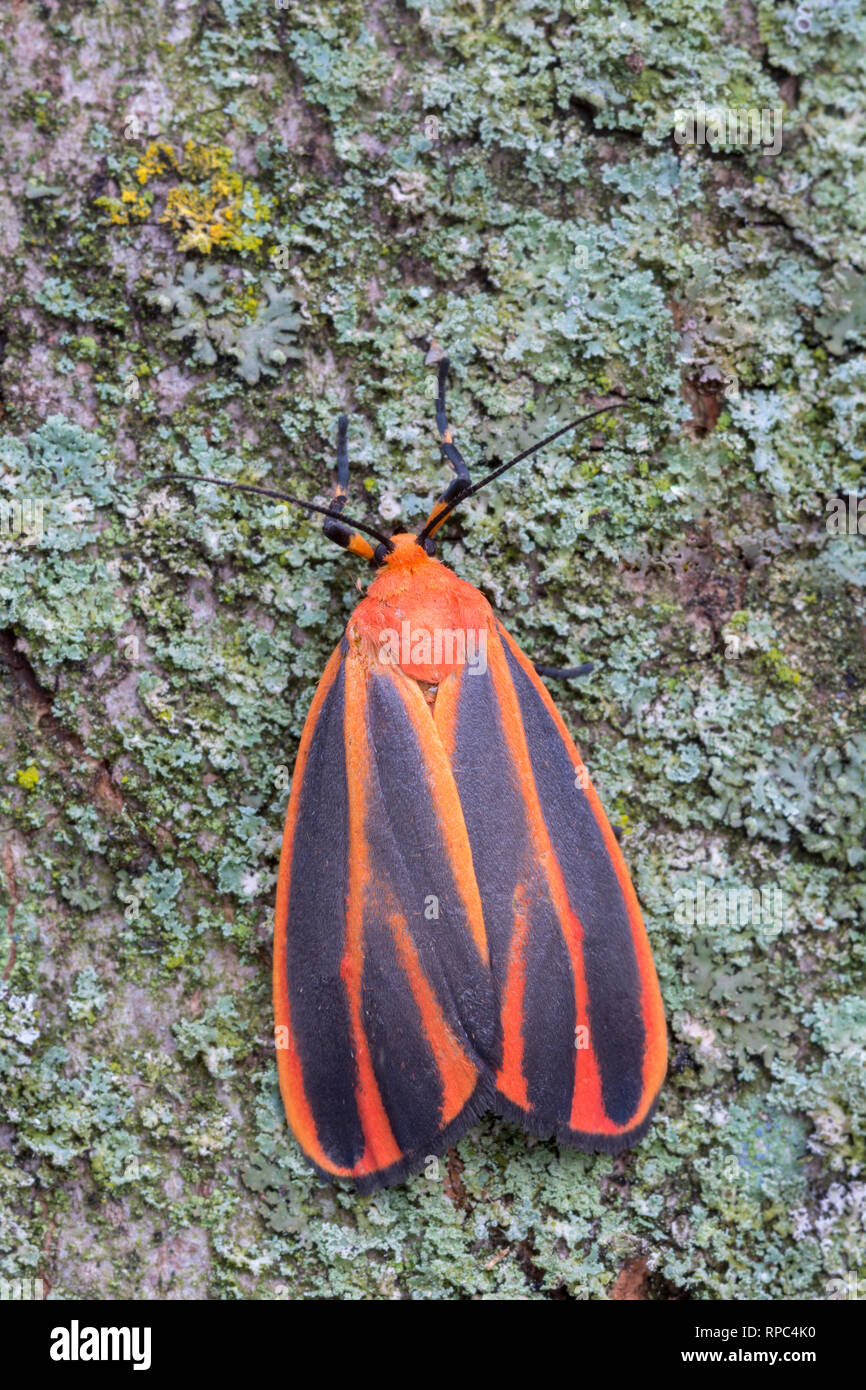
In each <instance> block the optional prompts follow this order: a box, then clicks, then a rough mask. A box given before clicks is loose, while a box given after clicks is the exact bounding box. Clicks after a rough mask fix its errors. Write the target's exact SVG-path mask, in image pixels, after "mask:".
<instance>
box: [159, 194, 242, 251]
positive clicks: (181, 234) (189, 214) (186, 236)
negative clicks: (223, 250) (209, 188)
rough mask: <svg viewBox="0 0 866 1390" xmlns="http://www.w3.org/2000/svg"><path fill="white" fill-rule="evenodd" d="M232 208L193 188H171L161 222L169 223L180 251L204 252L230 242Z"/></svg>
mask: <svg viewBox="0 0 866 1390" xmlns="http://www.w3.org/2000/svg"><path fill="white" fill-rule="evenodd" d="M233 212H234V210H233V208H232V207H231V206H230V205H229V204H227V203H221V202H220V197H219V195H218V194H216V193H213V192H211V193H199V192H197V191H196V189H194V188H172V189H171V190H170V191H169V195H168V198H167V199H166V204H165V212H164V213H162V215H161V217H160V219H159V220H160V222H167V223H168V225H169V226H170V227H171V230H172V231H173V232H174V235H175V236H176V238H177V245H178V250H179V251H201V252H202V253H203V255H207V254H208V252H209V251H210V249H211V247H212V246H220V245H223V244H224V243H226V242H231V240H232V236H233V228H232V226H231V221H232V216H233Z"/></svg>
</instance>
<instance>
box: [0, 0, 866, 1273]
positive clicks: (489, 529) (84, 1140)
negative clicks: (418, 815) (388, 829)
mask: <svg viewBox="0 0 866 1390" xmlns="http://www.w3.org/2000/svg"><path fill="white" fill-rule="evenodd" d="M0 23H2V52H0V59H2V64H3V68H4V72H3V74H2V82H3V86H4V91H5V93H6V105H7V118H6V120H5V122H4V149H3V153H2V163H3V174H4V179H3V181H2V183H0V252H2V257H0V259H2V267H3V268H2V272H0V275H2V301H0V341H2V345H3V366H2V377H0V381H2V430H3V437H2V440H0V499H2V500H3V501H4V503H6V507H5V509H4V512H3V517H4V521H3V528H2V535H0V556H2V571H0V630H2V635H0V657H2V665H0V691H2V708H0V745H2V747H0V768H2V777H0V817H2V823H3V844H2V856H0V870H2V872H0V897H2V902H0V974H2V976H3V980H2V986H0V1035H2V1039H3V1047H2V1053H0V1088H2V1108H0V1249H2V1253H0V1277H2V1278H6V1279H9V1278H31V1277H37V1278H41V1279H42V1280H43V1281H44V1286H45V1287H46V1288H47V1289H49V1290H50V1291H51V1292H52V1293H53V1294H55V1295H59V1296H65V1297H73V1296H77V1295H80V1296H85V1297H99V1298H106V1297H117V1296H122V1297H157V1298H183V1297H204V1296H208V1297H215V1298H235V1297H257V1298H309V1297H322V1296H337V1297H340V1298H377V1299H378V1298H405V1297H409V1298H458V1297H473V1298H515V1297H516V1298H530V1299H536V1298H551V1297H555V1298H562V1297H574V1298H606V1297H644V1298H676V1297H683V1296H686V1295H688V1296H690V1297H692V1298H696V1299H714V1298H727V1297H742V1298H778V1297H783V1296H792V1297H800V1298H825V1297H828V1296H829V1295H831V1294H834V1293H835V1294H838V1293H839V1292H840V1291H842V1292H843V1293H845V1292H850V1290H851V1288H852V1287H855V1288H856V1285H855V1284H853V1282H852V1281H854V1280H855V1279H856V1278H857V1276H858V1275H860V1276H862V1275H863V1273H864V1270H863V1264H864V1260H866V1257H864V1250H863V1240H864V1236H863V1216H864V1210H866V1184H864V1183H863V1181H862V1179H861V1176H860V1174H861V1168H862V1164H863V1162H864V1115H866V1107H864V1097H863V1087H862V1077H863V1069H864V1053H866V1004H864V1001H863V997H862V955H863V944H862V935H860V934H859V933H861V932H862V920H863V912H864V907H866V901H864V899H866V891H864V879H863V866H864V861H866V853H864V821H866V796H864V793H866V728H864V719H863V705H864V681H866V659H864V650H863V623H864V604H863V588H864V584H866V537H864V536H862V535H859V534H857V533H856V525H855V531H854V534H850V533H848V532H843V533H842V534H837V533H836V532H834V531H833V530H832V529H828V525H827V522H828V501H829V500H830V499H832V498H833V497H834V496H836V495H837V494H839V495H844V494H846V493H847V492H854V493H856V491H857V489H858V485H860V486H861V487H862V483H861V478H862V468H863V458H864V449H866V434H864V424H863V422H864V393H866V365H864V358H863V354H862V348H863V346H864V332H866V281H864V279H863V275H862V273H861V268H862V239H863V233H864V224H866V204H864V165H863V146H862V135H863V131H862V117H860V116H859V115H858V108H859V107H860V103H861V94H862V90H863V85H864V77H866V74H864V66H866V23H864V20H863V15H862V9H861V7H860V6H858V5H857V4H856V0H837V3H834V4H832V5H831V4H829V3H826V2H825V0H811V6H810V7H806V6H802V7H800V8H798V7H796V6H795V5H790V4H788V5H786V4H776V5H773V4H771V3H769V0H761V3H758V4H753V3H751V0H743V3H741V4H739V5H735V4H729V5H727V6H726V7H724V8H720V7H716V6H708V5H706V4H704V3H697V0H667V3H665V4H662V5H652V6H638V5H628V4H626V3H624V2H623V0H617V2H615V3H600V0H567V2H566V3H558V0H550V2H549V3H545V4H543V5H541V4H534V3H532V2H531V0H496V2H495V3H483V0H473V2H472V3H468V2H467V3H460V4H453V3H446V0H427V2H426V3H424V4H422V3H421V0H410V3H408V4H402V3H398V2H397V0H381V3H378V4H377V5H375V6H361V5H360V4H338V3H317V2H316V0H313V3H312V4H306V5H301V4H296V3H294V0H288V3H286V4H284V5H283V4H277V3H273V0H271V3H266V0H204V3H200V4H192V3H187V4H169V3H167V2H165V0H164V2H162V3H161V2H160V0H138V3H135V4H133V3H130V0H105V3H98V4H96V3H87V2H86V0H80V3H74V4H73V3H72V2H71V0H57V2H56V3H55V2H54V0H49V3H47V4H38V5H37V4H34V3H20V4H17V5H15V6H14V7H13V6H9V7H6V8H5V11H4V14H3V17H2V21H0ZM700 101H702V102H704V103H706V105H707V107H709V108H712V107H713V106H718V107H721V108H724V109H728V108H731V109H738V110H739V109H745V108H755V109H756V110H762V109H763V110H765V111H773V110H776V109H779V110H781V112H782V114H783V130H784V144H783V148H782V150H781V151H780V152H779V153H778V154H773V153H770V152H768V150H767V149H766V148H758V147H751V146H747V147H740V146H736V145H733V144H732V145H719V144H716V145H715V146H714V147H711V146H709V145H706V144H705V145H696V144H689V143H678V141H677V140H676V139H675V138H674V135H673V132H674V123H675V112H676V109H677V108H678V107H692V106H693V105H694V103H696V102H700ZM776 119H777V120H778V115H777V117H776ZM431 336H433V337H435V338H436V339H437V340H438V341H439V342H441V343H443V344H445V345H446V346H447V348H448V350H449V352H450V354H451V357H452V360H453V363H454V372H453V391H452V414H453V417H454V425H455V431H456V433H457V437H458V439H459V441H460V443H461V447H463V449H464V452H465V453H466V454H467V456H468V457H469V458H470V460H479V459H481V458H483V457H484V456H485V454H486V456H487V457H488V458H493V457H503V456H505V451H506V450H512V451H513V450H515V449H517V448H519V447H521V446H522V445H525V443H526V442H527V441H528V440H529V439H532V438H534V437H537V436H538V435H540V433H542V432H543V431H546V430H547V429H550V428H555V427H556V425H557V424H559V423H562V422H563V421H564V420H565V419H567V418H569V417H570V415H571V414H572V413H574V409H575V405H576V404H585V403H592V402H594V401H596V400H597V399H599V398H601V397H603V396H604V394H605V393H607V392H609V391H610V390H611V389H612V388H616V389H618V390H620V391H624V392H627V393H628V394H629V395H630V396H631V397H632V399H633V408H632V409H631V410H630V411H629V412H628V414H627V415H622V414H621V415H620V416H619V417H618V418H617V420H616V421H615V422H614V421H610V422H608V423H603V424H600V425H599V428H598V430H597V432H596V433H595V434H594V435H592V436H590V437H583V438H576V439H574V438H567V439H565V440H563V441H561V442H560V443H559V444H557V445H556V446H554V447H551V448H550V449H548V450H547V451H546V452H544V454H543V455H541V456H539V457H538V458H537V459H536V460H535V461H534V462H533V464H532V465H531V466H529V465H527V466H526V468H525V469H523V470H522V472H521V477H520V485H519V487H518V485H517V479H516V478H515V476H514V475H511V477H510V478H508V479H503V481H502V483H501V485H500V486H499V487H498V488H496V489H495V490H491V491H490V492H489V493H486V494H483V495H479V497H478V498H477V500H474V501H473V502H472V503H470V504H469V505H467V506H466V507H465V508H464V509H463V512H462V515H460V516H458V517H455V519H454V522H453V524H452V525H451V526H450V528H449V537H448V542H447V543H446V544H445V546H444V547H443V549H444V553H445V557H446V558H447V559H448V561H449V562H450V563H451V564H452V565H453V566H454V568H455V569H457V570H458V572H459V573H460V574H462V575H463V576H464V577H466V578H467V579H470V580H471V581H473V582H474V583H476V584H477V585H479V586H480V587H481V588H482V589H483V590H484V592H485V593H486V594H487V595H488V597H489V598H490V599H491V600H492V601H493V602H494V603H495V605H496V606H497V608H498V609H499V611H500V613H501V614H502V616H503V618H504V620H505V622H506V623H507V625H508V626H509V627H510V629H511V630H512V631H513V633H514V634H515V636H516V637H517V639H518V640H519V641H520V642H521V644H522V645H523V646H524V648H525V649H526V650H527V651H528V652H530V654H532V655H533V656H535V657H536V659H538V660H541V661H547V662H550V663H557V664H567V663H573V662H577V661H581V660H584V659H591V660H592V661H593V662H594V663H595V670H594V672H593V674H592V676H591V677H590V678H589V679H588V680H586V681H584V682H582V683H577V684H575V685H574V686H571V687H565V688H563V689H562V690H561V692H560V695H559V698H560V703H561V707H562V708H563V711H564V713H565V715H566V717H567V719H568V721H569V722H570V725H571V727H572V728H573V730H574V731H575V733H576V735H577V738H578V740H579V742H580V744H581V746H582V748H583V750H584V753H585V756H586V759H587V761H588V763H589V765H590V768H591V770H592V773H593V775H594V777H596V778H597V781H598V783H599V785H600V788H601V790H602V793H603V797H604V799H605V802H606V804H607V806H608V808H609V810H610V812H611V814H612V816H613V818H614V820H615V821H617V822H618V823H619V824H620V825H621V827H622V829H623V832H624V834H623V846H624V852H625V854H626V857H627V859H628V861H629V864H630V866H631V868H632V870H633V873H634V875H635V879H636V883H637V887H638V892H639V895H640V897H641V900H642V903H643V906H644V909H645V914H646V919H647V924H648V928H649V931H650V934H651V937H652V941H653V947H654V951H655V956H656V960H657V962H658V966H659V973H660V977H661V983H662V989H663V993H664V996H665V1000H666V1004H667V1009H668V1014H669V1021H670V1027H671V1034H672V1066H671V1071H670V1077H669V1080H668V1083H667V1085H666V1088H665V1091H664V1094H663V1099H662V1104H661V1108H660V1113H659V1115H658V1118H657V1120H656V1122H655V1124H654V1126H653V1129H652V1131H651V1134H650V1136H649V1137H648V1138H647V1140H646V1141H645V1142H644V1143H642V1144H641V1145H640V1147H639V1148H638V1149H637V1150H636V1151H635V1152H633V1153H630V1154H626V1155H623V1156H621V1157H618V1158H610V1157H599V1156H587V1155H582V1154H579V1153H566V1152H562V1153H560V1152H559V1151H558V1150H557V1148H556V1146H555V1145H554V1144H552V1143H545V1142H540V1141H537V1140H533V1139H531V1138H528V1137H527V1136H525V1135H524V1134H522V1133H520V1132H519V1131H518V1130H516V1129H515V1128H513V1127H512V1126H510V1125H508V1124H506V1123H504V1122H502V1121H499V1120H496V1119H493V1118H489V1119H488V1120H486V1121H485V1122H484V1123H482V1124H481V1125H480V1126H479V1127H478V1129H477V1130H476V1131H474V1132H473V1133H472V1134H471V1135H469V1136H468V1137H467V1138H466V1139H464V1140H463V1141H462V1142H461V1143H460V1145H459V1146H458V1147H457V1149H456V1150H455V1151H454V1152H453V1153H452V1155H450V1156H449V1159H448V1161H447V1162H445V1163H443V1164H441V1166H440V1168H439V1172H438V1176H424V1175H422V1176H419V1177H416V1178H414V1179H412V1180H411V1181H410V1182H408V1183H407V1184H405V1186H403V1187H399V1188H395V1189H393V1190H390V1191H387V1192H384V1193H381V1194H379V1195H377V1196H374V1197H370V1198H358V1197H357V1196H355V1195H354V1194H353V1193H352V1192H350V1191H349V1190H346V1189H343V1188H341V1187H339V1186H336V1187H333V1188H332V1187H328V1186H325V1185H323V1184H322V1183H321V1182H319V1181H318V1180H317V1179H315V1178H313V1177H311V1176H310V1174H309V1173H308V1171H307V1169H306V1167H305V1164H304V1162H303V1161H302V1159H301V1156H300V1154H299V1152H298V1150H297V1148H296V1147H295V1145H294V1143H293V1142H292V1141H291V1139H290V1137H289V1135H288V1133H287V1131H286V1128H285V1123H284V1120H283V1117H282V1113H281V1108H280V1103H279V1097H278V1094H277V1090H276V1082H275V1067H274V1061H273V1054H272V1041H271V1035H270V1030H271V1011H270V999H269V965H270V950H269V937H270V912H271V900H272V897H273V890H274V882H275V871H276V862H277V854H278V847H279V839H280V833H281V826H282V819H283V815H284V810H285V804H286V798H287V792H288V781H289V773H290V769H291V764H292V760H293V756H294V753H295V750H296V747H297V740H298V736H299V732H300V728H301V723H302V720H303V716H304V713H305V710H306V708H307V706H308V703H309V701H310V698H311V695H312V691H313V688H314V685H315V681H316V678H317V673H318V672H319V671H320V670H321V668H322V666H323V664H324V661H325V658H326V656H327V654H328V653H329V651H330V650H331V648H332V646H333V644H334V642H335V641H336V639H337V636H338V634H339V632H340V629H341V625H342V623H343V622H344V621H345V618H346V616H347V614H348V613H349V611H350V609H351V607H352V605H353V602H354V601H355V599H356V590H355V580H356V578H357V565H356V562H353V561H352V560H351V559H350V558H349V557H347V556H345V555H343V554H342V553H340V552H337V551H336V550H335V549H334V548H333V547H331V546H329V545H328V544H327V543H326V542H325V541H324V540H323V539H322V537H321V535H320V533H319V531H318V529H317V527H316V526H315V525H314V524H313V523H312V521H310V520H308V519H305V518H304V517H303V516H302V515H300V514H299V515H294V514H293V515H292V516H291V517H285V516H283V515H281V514H280V513H279V512H278V511H277V510H276V509H275V508H274V507H272V506H270V505H269V504H267V503H264V504H261V505H259V504H257V503H255V502H254V501H253V500H252V499H242V498H240V497H238V496H231V495H226V494H222V495H216V494H215V493H214V492H213V491H210V490H207V489H201V490H199V492H198V493H197V495H196V497H195V498H194V499H193V497H192V496H191V494H190V493H189V492H188V491H186V490H184V489H179V488H177V487H167V486H164V485H163V486H157V487H154V486H147V480H148V479H153V478H155V477H156V476H157V475H158V474H160V473H162V472H165V471H168V470H174V469H178V468H182V469H183V470H185V471H193V470H195V471H200V472H207V473H214V474H221V475H223V476H225V477H230V478H240V477H243V478H244V479H246V480H250V481H252V480H261V481H263V482H266V483H268V484H269V485H271V486H278V487H279V486H283V487H289V488H291V489H292V490H294V491H299V492H302V493H304V494H305V495H306V496H309V497H313V496H315V495H316V493H317V491H319V490H321V489H322V488H323V486H324V485H325V480H326V477H327V475H328V470H329V469H330V468H331V466H332V460H333V453H334V428H335V420H336V416H337V414H338V412H339V411H340V410H341V409H348V410H349V411H351V412H352V429H351V456H352V461H353V466H354V472H353V489H354V494H353V508H354V510H355V511H356V513H357V512H362V511H363V512H365V513H366V514H367V515H368V516H372V517H374V518H376V519H378V520H379V523H380V524H382V522H383V521H384V522H386V523H388V524H391V523H399V524H401V525H402V524H405V525H406V526H409V527H411V526H413V525H415V524H416V523H417V522H418V520H419V518H420V517H422V516H423V514H424V513H425V510H426V508H427V507H428V505H429V503H430V501H431V499H432V497H433V495H434V492H435V491H436V490H437V489H438V488H439V487H440V486H441V483H442V481H443V478H444V474H443V470H442V466H441V463H440V460H439V457H438V449H437V445H436V438H435V433H434V430H433V421H432V393H433V381H432V379H431V374H430V371H429V369H425V367H424V365H423V362H424V350H425V348H426V346H427V344H428V342H429V339H430V338H431ZM39 499H43V500H42V502H41V505H42V509H43V515H44V524H43V526H42V528H41V534H40V527H39V526H38V524H37V518H38V505H37V503H38V502H39ZM16 507H17V508H18V510H17V511H16ZM863 525H864V529H866V519H864V523H863ZM746 889H750V890H756V891H757V892H758V893H759V894H760V892H761V890H763V899H762V900H761V902H760V905H758V903H757V902H756V901H753V898H752V896H751V895H748V894H747V895H745V896H743V898H742V902H741V901H740V896H735V894H736V895H739V892H740V890H746ZM713 890H722V892H723V894H724V897H723V898H722V897H721V894H720V893H719V892H718V891H715V892H714V891H713ZM701 895H703V896H701ZM720 902H723V903H724V911H722V910H720ZM720 919H721V920H720ZM846 1281H847V1282H846ZM860 1287H861V1289H862V1284H861V1285H860Z"/></svg>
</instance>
